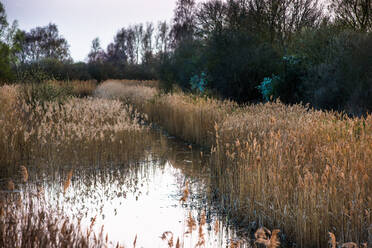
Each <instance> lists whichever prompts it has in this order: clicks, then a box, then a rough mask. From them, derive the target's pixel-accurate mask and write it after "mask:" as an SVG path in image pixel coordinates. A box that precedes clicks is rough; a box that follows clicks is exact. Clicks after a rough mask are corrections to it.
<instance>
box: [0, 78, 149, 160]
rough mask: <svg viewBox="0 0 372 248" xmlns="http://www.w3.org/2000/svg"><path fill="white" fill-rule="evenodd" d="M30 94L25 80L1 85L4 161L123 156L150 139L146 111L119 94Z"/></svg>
mask: <svg viewBox="0 0 372 248" xmlns="http://www.w3.org/2000/svg"><path fill="white" fill-rule="evenodd" d="M26 99H27V97H24V90H22V87H21V86H7V85H6V86H2V87H1V88H0V102H1V103H3V102H5V103H7V104H5V105H3V104H2V105H1V109H0V123H1V125H0V165H6V166H9V165H15V164H19V163H21V164H24V163H30V161H32V162H33V163H37V164H49V165H53V164H58V163H63V162H64V161H65V162H68V163H72V164H74V163H83V162H84V163H85V162H86V163H94V164H97V163H101V162H109V161H114V160H115V161H122V160H123V159H125V160H126V159H128V158H129V157H132V158H134V157H135V155H136V154H137V155H138V156H140V154H141V152H139V151H142V150H143V146H144V145H145V144H146V137H147V135H146V128H145V127H144V126H143V125H142V124H141V120H143V117H142V116H141V115H140V114H139V113H138V112H136V111H135V110H133V108H132V107H131V106H129V105H124V104H123V103H121V102H119V101H118V100H107V99H94V98H85V99H79V98H74V97H70V98H67V99H66V100H65V101H64V102H62V103H61V102H55V101H45V102H43V103H42V104H41V103H40V102H39V101H33V102H32V103H29V102H28V101H27V100H26Z"/></svg>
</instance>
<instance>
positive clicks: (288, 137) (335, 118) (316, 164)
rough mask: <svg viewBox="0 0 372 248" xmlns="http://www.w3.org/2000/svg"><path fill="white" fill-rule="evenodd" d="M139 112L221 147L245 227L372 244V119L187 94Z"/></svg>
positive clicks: (295, 237)
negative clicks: (246, 104)
mask: <svg viewBox="0 0 372 248" xmlns="http://www.w3.org/2000/svg"><path fill="white" fill-rule="evenodd" d="M112 84H113V82H111V83H110V84H109V82H107V83H103V84H102V85H101V86H100V87H102V88H105V87H107V88H109V87H111V86H110V85H112ZM124 86H125V85H124ZM100 87H98V89H97V90H99V88H100ZM141 90H143V91H147V89H146V87H143V86H141V87H137V88H136V91H141ZM106 92H108V91H106ZM115 92H116V93H117V97H119V98H120V94H123V95H126V94H129V93H126V90H125V89H124V87H121V88H120V92H121V93H119V91H115ZM131 94H132V93H131ZM136 94H138V95H140V94H141V93H140V92H137V93H136ZM127 99H128V100H131V98H130V97H129V98H127ZM136 101H138V99H137V100H136ZM136 105H140V106H141V107H140V108H139V109H140V111H142V112H143V113H145V114H147V115H148V117H149V120H151V121H153V122H155V123H157V124H160V125H161V126H163V127H164V128H165V129H166V130H168V131H169V132H170V133H171V134H173V135H177V136H179V137H181V138H183V139H184V140H187V141H189V142H194V143H197V144H201V145H206V146H209V147H211V149H212V156H211V159H212V164H213V169H212V171H213V176H212V177H211V178H212V180H213V183H214V185H215V187H216V188H218V190H219V192H220V195H221V205H222V207H223V208H225V209H229V211H228V212H230V213H231V214H232V215H234V216H235V217H236V218H237V219H238V220H239V222H241V223H242V224H244V223H248V222H251V221H256V223H258V224H260V225H266V226H268V227H270V228H280V229H281V230H282V232H283V233H284V234H285V235H286V236H287V237H289V238H290V240H292V241H293V242H295V243H296V246H297V247H327V243H328V242H327V241H328V232H332V233H334V234H335V235H336V236H337V237H338V239H339V240H340V242H349V241H353V242H356V243H358V244H362V243H363V242H368V245H369V246H368V247H372V239H371V236H372V235H371V232H372V231H371V230H372V215H371V211H372V197H371V195H372V179H371V177H372V116H371V115H368V116H366V117H363V118H349V117H347V116H345V115H342V114H340V113H334V112H323V111H315V110H312V109H309V108H307V107H303V106H301V105H293V106H287V105H284V104H282V103H280V102H271V103H266V104H257V105H249V106H238V105H237V104H236V103H233V102H228V101H224V102H223V101H219V100H215V99H209V98H205V97H199V96H192V95H186V94H183V93H176V94H156V95H155V97H153V98H152V99H148V98H142V103H140V104H138V103H136Z"/></svg>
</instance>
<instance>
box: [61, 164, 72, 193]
mask: <svg viewBox="0 0 372 248" xmlns="http://www.w3.org/2000/svg"><path fill="white" fill-rule="evenodd" d="M72 172H73V170H72V169H71V170H70V171H69V172H68V175H67V179H66V181H65V183H64V185H63V194H65V193H66V191H67V189H68V187H70V184H71V179H72Z"/></svg>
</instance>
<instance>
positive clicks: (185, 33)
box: [172, 0, 196, 45]
mask: <svg viewBox="0 0 372 248" xmlns="http://www.w3.org/2000/svg"><path fill="white" fill-rule="evenodd" d="M195 8H196V7H195V0H177V3H176V9H175V11H174V18H173V27H172V36H173V44H174V45H176V44H177V43H179V42H180V41H182V40H184V39H192V38H193V35H194V31H195V26H196V18H195V12H196V11H195Z"/></svg>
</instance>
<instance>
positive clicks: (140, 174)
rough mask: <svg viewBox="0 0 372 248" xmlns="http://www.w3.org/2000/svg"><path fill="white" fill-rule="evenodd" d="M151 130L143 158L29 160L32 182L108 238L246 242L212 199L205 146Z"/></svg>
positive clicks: (141, 242)
mask: <svg viewBox="0 0 372 248" xmlns="http://www.w3.org/2000/svg"><path fill="white" fill-rule="evenodd" d="M151 135H153V136H154V138H153V139H152V140H153V141H152V142H151V144H149V146H148V147H146V148H145V149H144V156H143V159H141V160H136V161H123V163H121V164H118V163H115V164H111V163H107V164H103V165H102V164H101V165H96V166H80V167H79V166H75V165H74V166H68V164H67V165H65V166H61V167H60V168H58V169H57V168H44V169H43V168H37V167H34V168H32V167H30V175H31V180H30V184H31V185H32V184H33V183H34V184H35V185H36V184H37V185H38V187H42V188H43V191H42V192H43V196H45V199H46V202H47V203H48V204H49V206H50V207H52V208H58V209H60V210H61V211H63V213H64V214H65V215H67V216H71V218H72V219H80V220H81V225H82V227H83V228H84V227H85V228H89V227H90V225H91V223H92V220H93V219H94V220H95V221H94V226H93V230H94V231H95V232H96V233H100V232H103V235H104V237H105V236H106V235H107V236H108V239H109V240H110V241H111V242H112V244H113V246H114V245H116V244H117V243H119V244H121V245H124V247H134V243H135V247H151V248H154V247H176V243H177V242H178V244H179V247H238V246H233V245H234V244H238V243H239V244H240V246H239V247H248V245H247V242H246V241H244V239H243V238H241V237H238V236H237V234H236V231H235V229H234V228H233V227H231V226H229V225H228V224H227V221H226V217H223V216H222V215H220V214H218V211H217V210H216V208H215V207H214V206H213V202H211V200H210V197H209V195H210V192H211V190H213V189H212V186H211V185H209V181H210V172H209V171H210V170H209V165H208V161H209V158H208V154H207V153H206V152H205V151H204V152H203V151H202V150H200V149H198V148H194V147H192V146H190V145H188V144H184V143H182V142H180V141H177V140H176V139H174V138H173V137H169V136H166V135H164V134H161V133H160V132H156V133H153V134H151ZM71 172H72V178H71V181H70V183H69V185H68V187H67V188H66V187H64V185H66V180H68V179H66V178H68V174H69V173H71ZM181 198H183V199H182V200H181Z"/></svg>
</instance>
